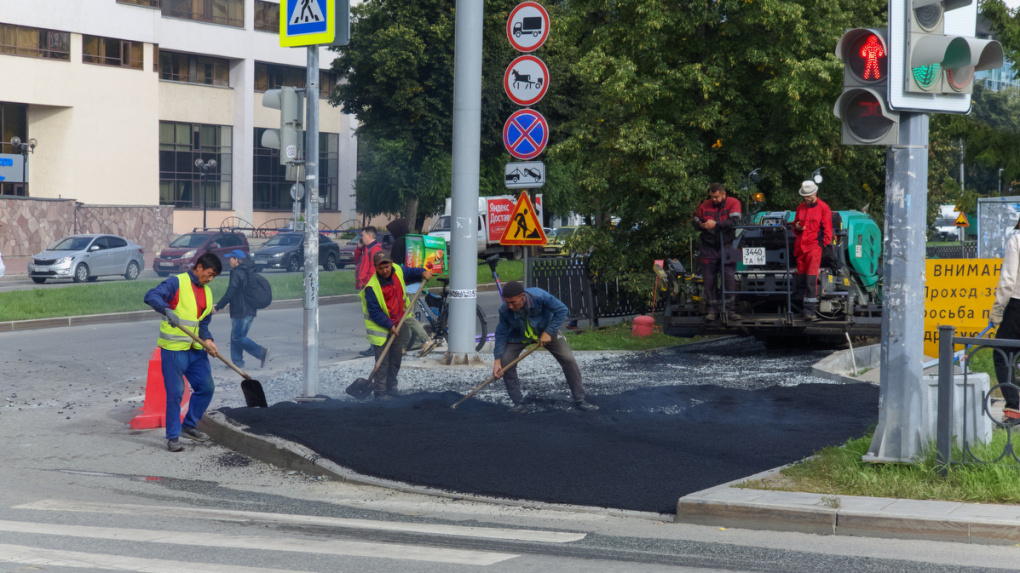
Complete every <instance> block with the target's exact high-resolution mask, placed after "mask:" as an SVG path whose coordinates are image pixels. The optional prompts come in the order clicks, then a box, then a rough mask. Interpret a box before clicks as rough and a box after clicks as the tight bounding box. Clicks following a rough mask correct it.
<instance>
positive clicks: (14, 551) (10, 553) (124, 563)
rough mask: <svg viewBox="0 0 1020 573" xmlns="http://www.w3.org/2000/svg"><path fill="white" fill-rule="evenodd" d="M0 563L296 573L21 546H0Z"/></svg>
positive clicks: (144, 572)
mask: <svg viewBox="0 0 1020 573" xmlns="http://www.w3.org/2000/svg"><path fill="white" fill-rule="evenodd" d="M0 563H14V564H17V565H38V566H43V567H81V568H85V567H87V568H89V569H103V570H107V571H134V572H136V573H300V572H297V571H293V570H290V569H264V568H261V567H242V566H238V565H219V564H215V563H194V562H187V561H168V560H165V559H146V558H142V557H126V556H124V555H106V554H101V553H81V552H78V551H61V550H59V549H43V548H40V547H25V546H24V545H7V544H0Z"/></svg>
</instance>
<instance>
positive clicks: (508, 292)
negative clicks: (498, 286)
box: [503, 281, 524, 298]
mask: <svg viewBox="0 0 1020 573" xmlns="http://www.w3.org/2000/svg"><path fill="white" fill-rule="evenodd" d="M522 294H524V285H522V284H521V283H519V282H517V281H510V282H508V283H506V284H505V285H503V298H513V297H515V296H519V295H522Z"/></svg>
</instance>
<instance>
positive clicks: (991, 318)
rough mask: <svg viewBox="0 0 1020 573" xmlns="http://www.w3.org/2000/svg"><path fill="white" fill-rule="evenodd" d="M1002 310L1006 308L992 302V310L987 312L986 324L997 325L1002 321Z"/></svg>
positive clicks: (1004, 310)
mask: <svg viewBox="0 0 1020 573" xmlns="http://www.w3.org/2000/svg"><path fill="white" fill-rule="evenodd" d="M1004 312H1006V308H1005V307H1004V306H1003V305H1001V304H999V303H995V304H993V305H992V311H991V312H990V313H988V324H991V325H992V326H999V323H1000V322H1002V314H1003V313H1004Z"/></svg>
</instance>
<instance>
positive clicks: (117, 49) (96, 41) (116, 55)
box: [81, 34, 145, 70]
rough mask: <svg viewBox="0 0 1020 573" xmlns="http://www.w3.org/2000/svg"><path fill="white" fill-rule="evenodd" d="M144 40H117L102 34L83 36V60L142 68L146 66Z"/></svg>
mask: <svg viewBox="0 0 1020 573" xmlns="http://www.w3.org/2000/svg"><path fill="white" fill-rule="evenodd" d="M144 49H145V45H144V44H142V42H132V41H131V40H117V39H115V38H103V37H101V36H89V35H88V34H85V35H83V36H82V56H81V60H82V61H83V62H85V63H86V64H102V65H104V66H118V67H122V68H131V69H133V70H140V69H142V67H143V66H144V56H143V55H142V51H143V50H144Z"/></svg>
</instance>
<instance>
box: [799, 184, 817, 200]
mask: <svg viewBox="0 0 1020 573" xmlns="http://www.w3.org/2000/svg"><path fill="white" fill-rule="evenodd" d="M815 193H818V185H815V182H814V181H805V182H803V183H801V184H800V196H801V197H810V196H811V195H814V194H815Z"/></svg>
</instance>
